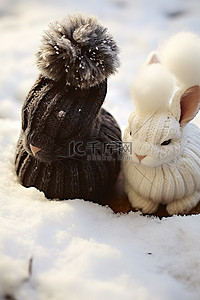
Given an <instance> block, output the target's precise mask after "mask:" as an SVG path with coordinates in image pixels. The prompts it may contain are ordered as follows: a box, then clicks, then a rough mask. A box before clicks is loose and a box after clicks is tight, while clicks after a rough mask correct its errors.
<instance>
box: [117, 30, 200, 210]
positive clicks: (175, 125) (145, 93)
mask: <svg viewBox="0 0 200 300" xmlns="http://www.w3.org/2000/svg"><path fill="white" fill-rule="evenodd" d="M159 54H160V61H161V64H160V63H159V59H158V56H157V55H156V54H155V53H153V54H151V55H150V56H149V57H148V60H147V62H146V63H145V65H144V66H143V68H142V70H141V72H140V73H139V75H138V77H137V78H136V80H135V82H134V84H133V86H132V92H133V97H134V102H135V106H136V110H135V111H134V112H132V113H131V115H130V116H129V120H128V125H127V127H126V129H125V132H124V136H123V142H125V143H130V145H131V149H130V148H129V151H124V153H123V173H124V180H125V183H124V184H125V192H126V193H127V195H128V198H129V201H130V203H131V205H132V206H133V207H134V208H136V209H140V210H142V212H143V213H153V212H155V211H156V210H157V208H158V205H159V203H162V204H165V205H166V209H167V211H168V213H169V214H170V215H173V214H179V213H180V214H184V213H187V212H189V211H190V210H191V209H193V208H194V207H195V206H196V205H197V203H198V202H199V201H200V129H199V128H198V127H197V126H195V125H194V124H191V123H190V121H191V120H192V119H193V118H194V116H195V115H196V114H197V112H198V110H199V105H200V38H199V37H198V36H196V35H194V34H192V33H189V32H181V33H178V34H176V35H174V36H173V37H172V38H171V39H170V40H168V41H167V42H166V43H165V44H164V45H163V47H161V48H160V52H159ZM175 79H176V84H177V86H175ZM177 88H178V90H177ZM175 89H176V90H177V91H176V92H175Z"/></svg>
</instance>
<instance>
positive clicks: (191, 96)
mask: <svg viewBox="0 0 200 300" xmlns="http://www.w3.org/2000/svg"><path fill="white" fill-rule="evenodd" d="M199 107H200V86H198V85H195V86H192V87H190V88H188V89H187V90H186V91H185V92H184V93H183V95H182V97H181V99H180V109H181V115H180V120H179V122H180V125H181V126H184V125H185V124H187V123H188V122H190V121H191V120H192V119H193V118H194V117H195V116H196V114H197V113H198V111H199Z"/></svg>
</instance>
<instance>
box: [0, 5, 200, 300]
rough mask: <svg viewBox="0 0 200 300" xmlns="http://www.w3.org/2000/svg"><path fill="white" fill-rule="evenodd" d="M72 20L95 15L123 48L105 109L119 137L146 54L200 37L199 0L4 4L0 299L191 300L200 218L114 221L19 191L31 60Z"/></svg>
mask: <svg viewBox="0 0 200 300" xmlns="http://www.w3.org/2000/svg"><path fill="white" fill-rule="evenodd" d="M74 12H83V13H85V14H95V15H96V16H97V17H98V18H99V19H100V20H101V22H102V23H103V24H104V25H106V26H107V27H108V28H109V31H110V32H111V33H112V34H113V35H114V37H115V39H116V41H117V43H118V45H119V46H120V48H121V55H120V57H121V68H120V71H119V73H118V74H117V75H116V76H114V77H112V78H111V79H110V81H109V90H108V94H107V99H106V103H105V107H106V108H107V109H108V110H109V111H110V112H111V113H112V114H113V115H114V116H115V118H116V119H117V120H118V122H119V123H120V125H121V127H122V129H124V126H125V125H126V122H127V118H128V115H129V113H130V111H131V110H132V109H133V104H132V101H131V98H130V94H129V88H130V84H131V81H132V79H133V78H134V75H135V71H136V70H137V68H138V67H139V66H140V64H141V63H142V62H143V61H144V59H145V57H146V55H147V54H148V53H149V52H150V51H151V50H153V49H155V48H156V47H157V45H158V43H159V42H160V41H162V40H163V39H165V38H166V37H169V36H170V35H171V34H172V33H175V32H177V31H179V30H182V29H189V30H192V31H194V32H196V33H199V31H200V21H199V20H200V3H199V0H196V1H195V0H168V1H161V0H152V1H148V0H133V1H131V0H129V1H128V0H125V1H123V0H101V1H99V0H98V1H95V0H84V1H82V0H68V1H67V0H56V1H55V0H48V1H47V0H42V1H39V0H36V1H34V0H30V1H27V0H1V2H0V36H1V43H0V58H1V72H0V86H1V88H0V153H1V156H0V204H1V209H0V299H2V300H3V299H15V300H29V299H30V300H37V299H39V300H47V299H48V300H63V299H70V300H76V299H77V300H84V299H95V300H105V299H110V300H122V299H123V300H129V299H130V300H133V299H135V300H150V299H152V300H157V299H159V300H160V299H162V300H164V299H167V300H168V299H176V300H179V299H180V300H190V299H191V300H197V299H199V298H200V233H199V232H200V231H199V227H200V216H199V215H192V216H184V217H180V216H174V217H171V218H163V219H162V220H160V219H159V218H156V217H144V216H142V215H140V213H133V212H131V213H129V214H123V215H120V214H114V213H113V212H112V211H111V209H109V208H106V207H101V206H99V205H96V204H92V203H88V202H85V201H83V200H73V201H70V200H68V201H64V202H56V201H55V202H54V201H52V202H49V201H48V200H46V199H45V197H44V195H43V194H42V193H40V192H39V191H37V190H36V189H34V188H30V189H26V188H24V187H22V186H20V185H19V184H18V182H17V178H16V176H15V172H14V166H13V162H14V152H15V145H16V140H17V138H18V134H19V128H20V108H21V105H22V103H23V101H24V98H25V96H26V94H27V92H28V91H29V89H30V87H31V85H32V84H33V83H34V81H35V79H36V77H37V74H38V73H37V69H36V66H35V65H34V52H35V50H36V48H37V46H38V43H39V40H40V36H41V33H42V30H43V29H45V28H46V27H47V24H48V23H49V22H50V21H51V20H53V19H57V18H62V17H64V16H65V15H67V14H69V13H74ZM198 118H199V117H197V119H196V121H197V122H198V123H199V124H200V122H199V120H198ZM5 296H7V298H6V297H5ZM9 296H10V298H9Z"/></svg>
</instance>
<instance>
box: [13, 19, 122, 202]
mask: <svg viewBox="0 0 200 300" xmlns="http://www.w3.org/2000/svg"><path fill="white" fill-rule="evenodd" d="M36 56H37V65H38V68H39V70H40V72H41V74H40V75H39V78H38V80H37V81H36V83H35V85H34V86H33V87H32V89H31V91H30V92H29V94H28V96H27V98H26V100H25V103H24V105H23V108H22V130H21V134H20V137H19V140H18V144H17V151H16V160H15V166H16V172H17V175H18V177H19V179H20V182H21V184H22V185H24V186H25V187H36V188H38V189H39V190H40V191H43V192H44V193H45V195H46V197H48V198H49V199H52V198H58V199H73V198H83V199H88V200H92V201H95V202H100V203H101V201H103V197H104V196H105V195H106V194H107V193H108V192H109V190H110V189H111V187H112V185H113V184H114V183H115V181H116V178H117V177H118V174H119V171H120V159H119V158H120V142H121V131H120V129H119V126H118V124H117V123H116V121H115V119H114V118H113V117H112V116H111V115H110V114H109V113H108V112H107V111H105V110H104V109H102V108H101V106H102V104H103V102H104V99H105V96H106V92H107V77H108V76H109V75H111V74H113V73H115V71H116V68H117V67H118V66H119V61H118V48H117V46H116V44H115V42H114V40H113V38H112V37H111V36H110V34H109V33H108V32H107V29H106V28H104V27H103V26H102V25H101V24H99V22H98V21H97V20H96V19H95V18H94V17H83V16H81V15H78V16H71V17H69V18H66V19H64V20H63V21H62V22H56V23H54V24H51V25H50V27H49V29H48V30H47V31H46V32H45V34H44V36H43V40H42V43H41V47H40V49H39V51H38V52H37V55H36Z"/></svg>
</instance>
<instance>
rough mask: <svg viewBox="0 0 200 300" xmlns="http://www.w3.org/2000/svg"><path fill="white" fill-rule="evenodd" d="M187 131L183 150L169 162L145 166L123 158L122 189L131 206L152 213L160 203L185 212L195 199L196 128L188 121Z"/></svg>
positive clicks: (199, 156) (199, 171) (199, 155)
mask: <svg viewBox="0 0 200 300" xmlns="http://www.w3.org/2000/svg"><path fill="white" fill-rule="evenodd" d="M185 129H186V128H185ZM185 129H184V130H185ZM187 131H188V132H187V136H185V139H186V140H185V142H186V143H185V144H186V145H185V147H184V149H183V152H182V153H181V154H180V156H179V157H178V159H175V160H174V161H172V162H170V163H169V164H162V165H160V166H157V167H154V168H149V167H145V166H143V165H141V164H134V163H133V162H132V161H129V160H126V159H125V160H124V161H123V169H124V173H125V178H126V179H125V190H126V192H127V195H128V197H129V201H130V202H131V204H132V205H133V207H135V208H141V207H142V210H143V212H146V213H152V212H155V211H156V210H157V208H158V204H159V203H162V204H167V210H168V212H169V214H174V213H181V212H182V213H184V212H188V211H190V210H191V209H192V208H194V207H195V206H196V204H197V203H198V202H199V200H200V184H199V178H200V165H199V161H200V152H199V149H200V138H199V129H198V128H197V127H196V126H195V125H192V124H188V125H187Z"/></svg>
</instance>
